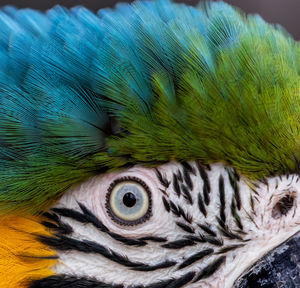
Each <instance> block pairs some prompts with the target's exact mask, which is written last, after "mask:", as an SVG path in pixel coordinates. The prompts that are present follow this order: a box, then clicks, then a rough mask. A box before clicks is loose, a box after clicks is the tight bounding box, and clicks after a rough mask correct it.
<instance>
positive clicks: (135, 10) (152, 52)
mask: <svg viewBox="0 0 300 288" xmlns="http://www.w3.org/2000/svg"><path fill="white" fill-rule="evenodd" d="M0 26H1V31H0V59H1V67H0V95H1V96H0V102H1V104H0V105H1V106H0V107H1V108H0V131H1V132H0V210H1V211H4V212H8V211H12V210H15V209H18V210H19V211H26V210H28V211H29V212H34V213H35V212H39V211H42V210H43V209H45V208H47V207H48V205H49V204H50V203H52V202H53V201H54V200H55V199H57V197H58V196H59V195H61V194H62V193H63V192H64V191H66V190H67V189H68V188H69V187H70V186H71V185H73V184H76V183H78V182H79V181H81V180H83V179H84V178H86V177H89V176H91V175H93V174H96V173H100V172H105V171H106V170H107V169H117V168H122V167H124V166H125V165H128V164H137V163H142V164H144V165H157V164H158V163H162V162H166V161H170V160H173V159H175V160H178V161H181V160H192V159H197V160H200V161H202V162H204V163H211V162H218V161H221V162H224V163H226V164H228V165H232V166H233V167H234V168H235V169H237V171H239V172H240V173H242V174H244V175H246V176H248V177H250V178H253V179H258V178H261V177H266V176H269V175H271V174H280V173H285V172H289V171H295V170H297V169H298V161H299V157H300V154H299V140H300V138H299V131H300V129H299V128H300V127H299V115H300V113H299V112H300V111H299V109H300V108H298V107H300V105H299V104H300V103H299V85H300V81H299V67H300V66H299V59H300V58H299V56H300V53H299V51H300V50H299V43H298V42H295V41H294V40H293V39H292V38H291V37H290V36H289V35H288V34H287V33H286V32H285V31H284V30H283V29H282V28H280V27H274V26H272V25H269V24H267V23H265V22H264V21H263V20H262V19H261V18H260V17H259V16H253V15H250V16H246V15H244V14H243V13H241V12H240V11H238V10H236V9H234V8H232V7H231V6H229V5H227V4H225V3H223V2H217V3H215V2H213V3H209V4H206V5H200V6H199V7H190V6H187V5H184V4H175V3H172V2H170V1H168V0H157V1H153V2H152V1H151V2H150V1H139V2H134V3H133V4H131V5H129V4H119V5H117V7H116V9H114V10H110V9H103V10H100V11H99V12H98V13H97V14H95V13H93V12H91V11H89V10H87V9H85V8H83V7H75V8H73V9H70V10H68V9H65V8H63V7H60V6H56V7H54V8H53V9H51V10H49V11H47V12H46V13H44V14H43V13H40V12H38V11H34V10H30V9H24V10H17V9H15V8H12V7H4V8H2V10H1V11H0Z"/></svg>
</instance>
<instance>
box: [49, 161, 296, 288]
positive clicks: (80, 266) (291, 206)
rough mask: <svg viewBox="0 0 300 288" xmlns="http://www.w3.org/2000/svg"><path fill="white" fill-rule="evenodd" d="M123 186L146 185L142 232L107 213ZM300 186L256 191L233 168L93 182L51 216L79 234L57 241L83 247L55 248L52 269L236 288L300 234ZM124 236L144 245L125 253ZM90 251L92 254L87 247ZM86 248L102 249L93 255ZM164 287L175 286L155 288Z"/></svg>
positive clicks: (187, 166) (292, 182) (107, 279)
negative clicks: (121, 182) (110, 198)
mask: <svg viewBox="0 0 300 288" xmlns="http://www.w3.org/2000/svg"><path fill="white" fill-rule="evenodd" d="M124 177H127V179H128V178H130V177H135V179H136V178H138V179H140V180H142V181H144V183H145V184H146V185H147V186H148V187H149V189H150V191H151V202H152V205H151V207H152V208H151V209H152V211H151V216H150V218H149V219H148V220H145V221H144V222H143V223H140V224H138V225H131V226H128V225H127V226H126V225H120V224H119V223H116V222H115V221H114V220H113V219H112V217H111V215H110V214H109V209H108V208H109V205H108V204H107V193H108V191H109V187H110V185H111V184H112V183H113V182H114V181H115V180H116V179H120V178H124ZM298 180H299V178H298V176H297V175H289V176H283V177H274V178H269V179H267V180H266V181H265V182H264V183H262V182H256V183H255V184H254V183H253V182H251V181H249V180H248V179H246V178H244V177H239V176H238V175H237V174H236V172H235V171H234V170H233V169H232V168H230V167H226V166H223V165H221V164H214V165H211V166H202V165H201V164H199V163H196V162H189V163H183V164H179V163H175V162H171V163H168V164H165V165H162V166H159V167H158V168H157V169H153V168H143V167H140V166H135V167H133V168H130V169H128V170H125V171H122V172H113V173H109V174H106V175H102V176H97V177H93V178H91V179H89V180H87V181H86V182H84V183H82V184H80V185H78V186H76V187H74V188H73V189H71V190H70V191H69V192H68V193H66V194H65V195H64V196H63V197H62V198H61V199H60V200H59V202H58V203H57V204H56V206H55V208H54V209H53V210H51V211H50V213H51V214H52V215H54V214H56V215H58V216H59V219H60V220H61V222H60V226H61V225H62V223H65V224H67V225H69V228H70V229H69V230H72V231H71V232H70V231H68V233H59V234H58V235H57V236H56V237H57V238H59V239H60V237H67V238H68V239H76V240H78V241H77V242H76V245H75V244H74V243H73V244H70V245H69V246H68V245H61V244H60V246H59V245H56V244H53V243H52V246H53V247H54V248H55V249H58V250H59V252H58V254H59V259H60V260H59V261H58V263H57V265H56V266H55V267H54V270H55V272H56V273H57V274H65V275H69V276H73V277H77V278H81V279H85V280H87V279H90V280H92V279H93V281H99V282H100V281H101V282H104V283H107V284H120V285H124V287H188V288H196V287H197V288H198V287H219V288H221V287H224V288H229V287H232V285H233V284H234V282H235V281H236V280H237V279H238V277H239V276H240V275H241V274H242V273H243V272H244V271H246V270H248V269H249V268H250V267H251V266H252V264H254V263H255V262H256V261H257V260H259V259H260V258H261V257H262V256H263V255H265V254H266V253H267V252H269V251H270V250H272V249H273V248H274V247H276V246H278V245H279V244H281V243H283V242H284V241H285V240H286V239H288V238H289V237H290V236H292V235H293V234H294V233H296V232H297V231H298V230H299V223H300V212H299V211H298V209H297V207H298V206H299V201H300V200H299V197H297V195H298V193H299V184H298ZM178 187H179V189H178ZM103 199H106V200H105V201H104V200H103ZM70 209H71V210H70ZM74 211H76V212H74ZM80 215H81V216H80ZM91 215H93V216H91ZM88 219H89V220H88ZM91 219H93V220H91ZM95 219H97V220H95ZM97 221H100V222H101V223H102V225H104V226H105V227H106V228H107V230H106V228H105V229H104V228H103V227H104V226H101V225H99V223H100V222H97ZM96 222H97V223H98V224H97V223H96ZM83 223H84V224H83ZM63 234H64V235H63ZM122 237H123V238H122ZM124 237H126V239H127V240H128V239H131V240H133V239H134V240H135V241H136V242H134V243H131V244H128V241H127V244H126V243H125V242H126V241H124V239H125V238H124ZM144 237H152V238H153V237H157V238H156V240H155V239H152V240H150V239H149V238H148V239H147V238H144ZM158 237H159V238H158ZM120 238H122V239H123V240H120ZM44 240H45V239H44ZM48 240H49V239H48ZM183 240H185V241H183ZM83 242H85V244H86V243H88V244H89V245H85V246H84V245H83V246H82V247H80V243H81V244H82V243H83ZM60 243H61V241H60ZM92 243H93V244H92ZM55 245H56V246H55ZM93 245H96V246H93ZM97 245H100V246H101V247H102V248H101V249H102V250H101V249H100V248H99V246H97ZM67 246H68V248H66V247H67ZM87 246H88V247H92V246H93V247H94V248H91V249H92V251H87V250H88V248H87ZM95 247H96V248H95ZM103 249H107V251H108V253H106V254H105V253H103ZM79 250H81V251H79ZM100 250H101V251H100ZM99 251H100V252H99ZM114 253H117V254H118V255H119V256H120V257H119V258H118V257H113V256H112V255H115V254H114ZM196 255H197V256H196ZM123 256H126V257H128V259H127V260H129V262H130V263H129V264H128V262H126V261H124V258H122V257H123ZM192 256H193V257H192ZM121 258H122V260H120V259H121ZM125 262H126V264H124V263H125ZM162 263H164V265H165V266H164V267H156V265H158V264H162ZM142 264H143V265H142ZM141 266H143V268H141ZM145 267H146V268H145ZM138 270H144V271H138ZM145 270H148V271H145ZM174 279H175V280H174ZM82 281H83V280H82ZM164 281H170V282H169V285H170V286H155V285H158V284H159V283H166V282H164ZM172 281H173V282H172ZM193 282H195V283H193ZM170 283H172V285H173V286H172V285H171V284H170ZM130 285H133V286H130ZM138 285H144V286H138ZM87 287H89V286H87ZM121 287H123V286H121Z"/></svg>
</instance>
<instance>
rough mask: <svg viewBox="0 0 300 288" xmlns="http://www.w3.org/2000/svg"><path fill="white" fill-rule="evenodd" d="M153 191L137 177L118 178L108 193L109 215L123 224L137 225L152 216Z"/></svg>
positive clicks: (107, 205) (107, 207) (107, 206)
mask: <svg viewBox="0 0 300 288" xmlns="http://www.w3.org/2000/svg"><path fill="white" fill-rule="evenodd" d="M151 205H152V203H151V192H150V189H149V187H148V186H147V184H146V183H145V182H144V181H142V180H141V179H139V178H137V177H122V178H119V179H116V180H115V181H114V182H113V183H112V184H111V185H110V187H109V189H108V193H107V195H106V209H107V213H108V215H109V216H110V217H111V218H112V220H114V221H115V222H116V223H118V224H121V225H130V226H132V225H137V224H140V223H143V222H145V221H146V220H148V219H149V218H150V216H151Z"/></svg>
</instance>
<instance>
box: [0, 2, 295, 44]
mask: <svg viewBox="0 0 300 288" xmlns="http://www.w3.org/2000/svg"><path fill="white" fill-rule="evenodd" d="M118 2H132V1H126V0H123V1H122V0H121V1H120V0H119V1H118V0H0V6H4V5H8V4H9V5H14V6H16V7H19V8H24V7H30V8H35V9H40V10H47V9H49V8H51V7H52V6H54V5H56V4H60V5H63V6H66V7H72V6H76V5H84V6H86V7H88V8H90V9H92V10H98V9H100V8H103V7H113V6H114V5H115V4H116V3H118ZM176 2H185V3H187V4H190V5H195V4H197V3H198V2H199V0H181V1H180V0H177V1H176ZM225 2H228V3H230V4H232V5H235V6H238V7H240V8H241V9H243V10H244V11H245V12H247V13H259V14H260V15H261V16H262V17H263V18H264V19H265V20H266V21H267V22H270V23H279V24H281V25H282V26H283V27H284V28H285V29H286V30H287V31H288V32H289V33H291V34H292V35H293V36H294V37H295V38H296V39H298V40H299V39H300V15H299V14H300V0H225ZM0 29H1V27H0Z"/></svg>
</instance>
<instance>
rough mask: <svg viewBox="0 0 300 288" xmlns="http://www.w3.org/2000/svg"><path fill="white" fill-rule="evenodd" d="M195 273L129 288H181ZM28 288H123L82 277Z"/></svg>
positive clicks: (56, 278)
mask: <svg viewBox="0 0 300 288" xmlns="http://www.w3.org/2000/svg"><path fill="white" fill-rule="evenodd" d="M195 274H196V273H195V272H188V273H186V274H184V275H182V276H181V277H178V278H175V279H174V278H172V279H166V280H161V281H157V282H154V283H151V284H148V285H142V284H141V285H131V286H130V287H131V288H181V287H183V286H184V285H185V284H187V283H189V282H191V281H192V280H193V278H194V277H195ZM28 286H29V288H125V286H124V285H123V284H109V283H104V282H101V281H98V280H96V279H89V278H84V277H76V276H68V275H53V276H49V277H46V278H43V279H40V280H35V281H30V282H29V283H28Z"/></svg>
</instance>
